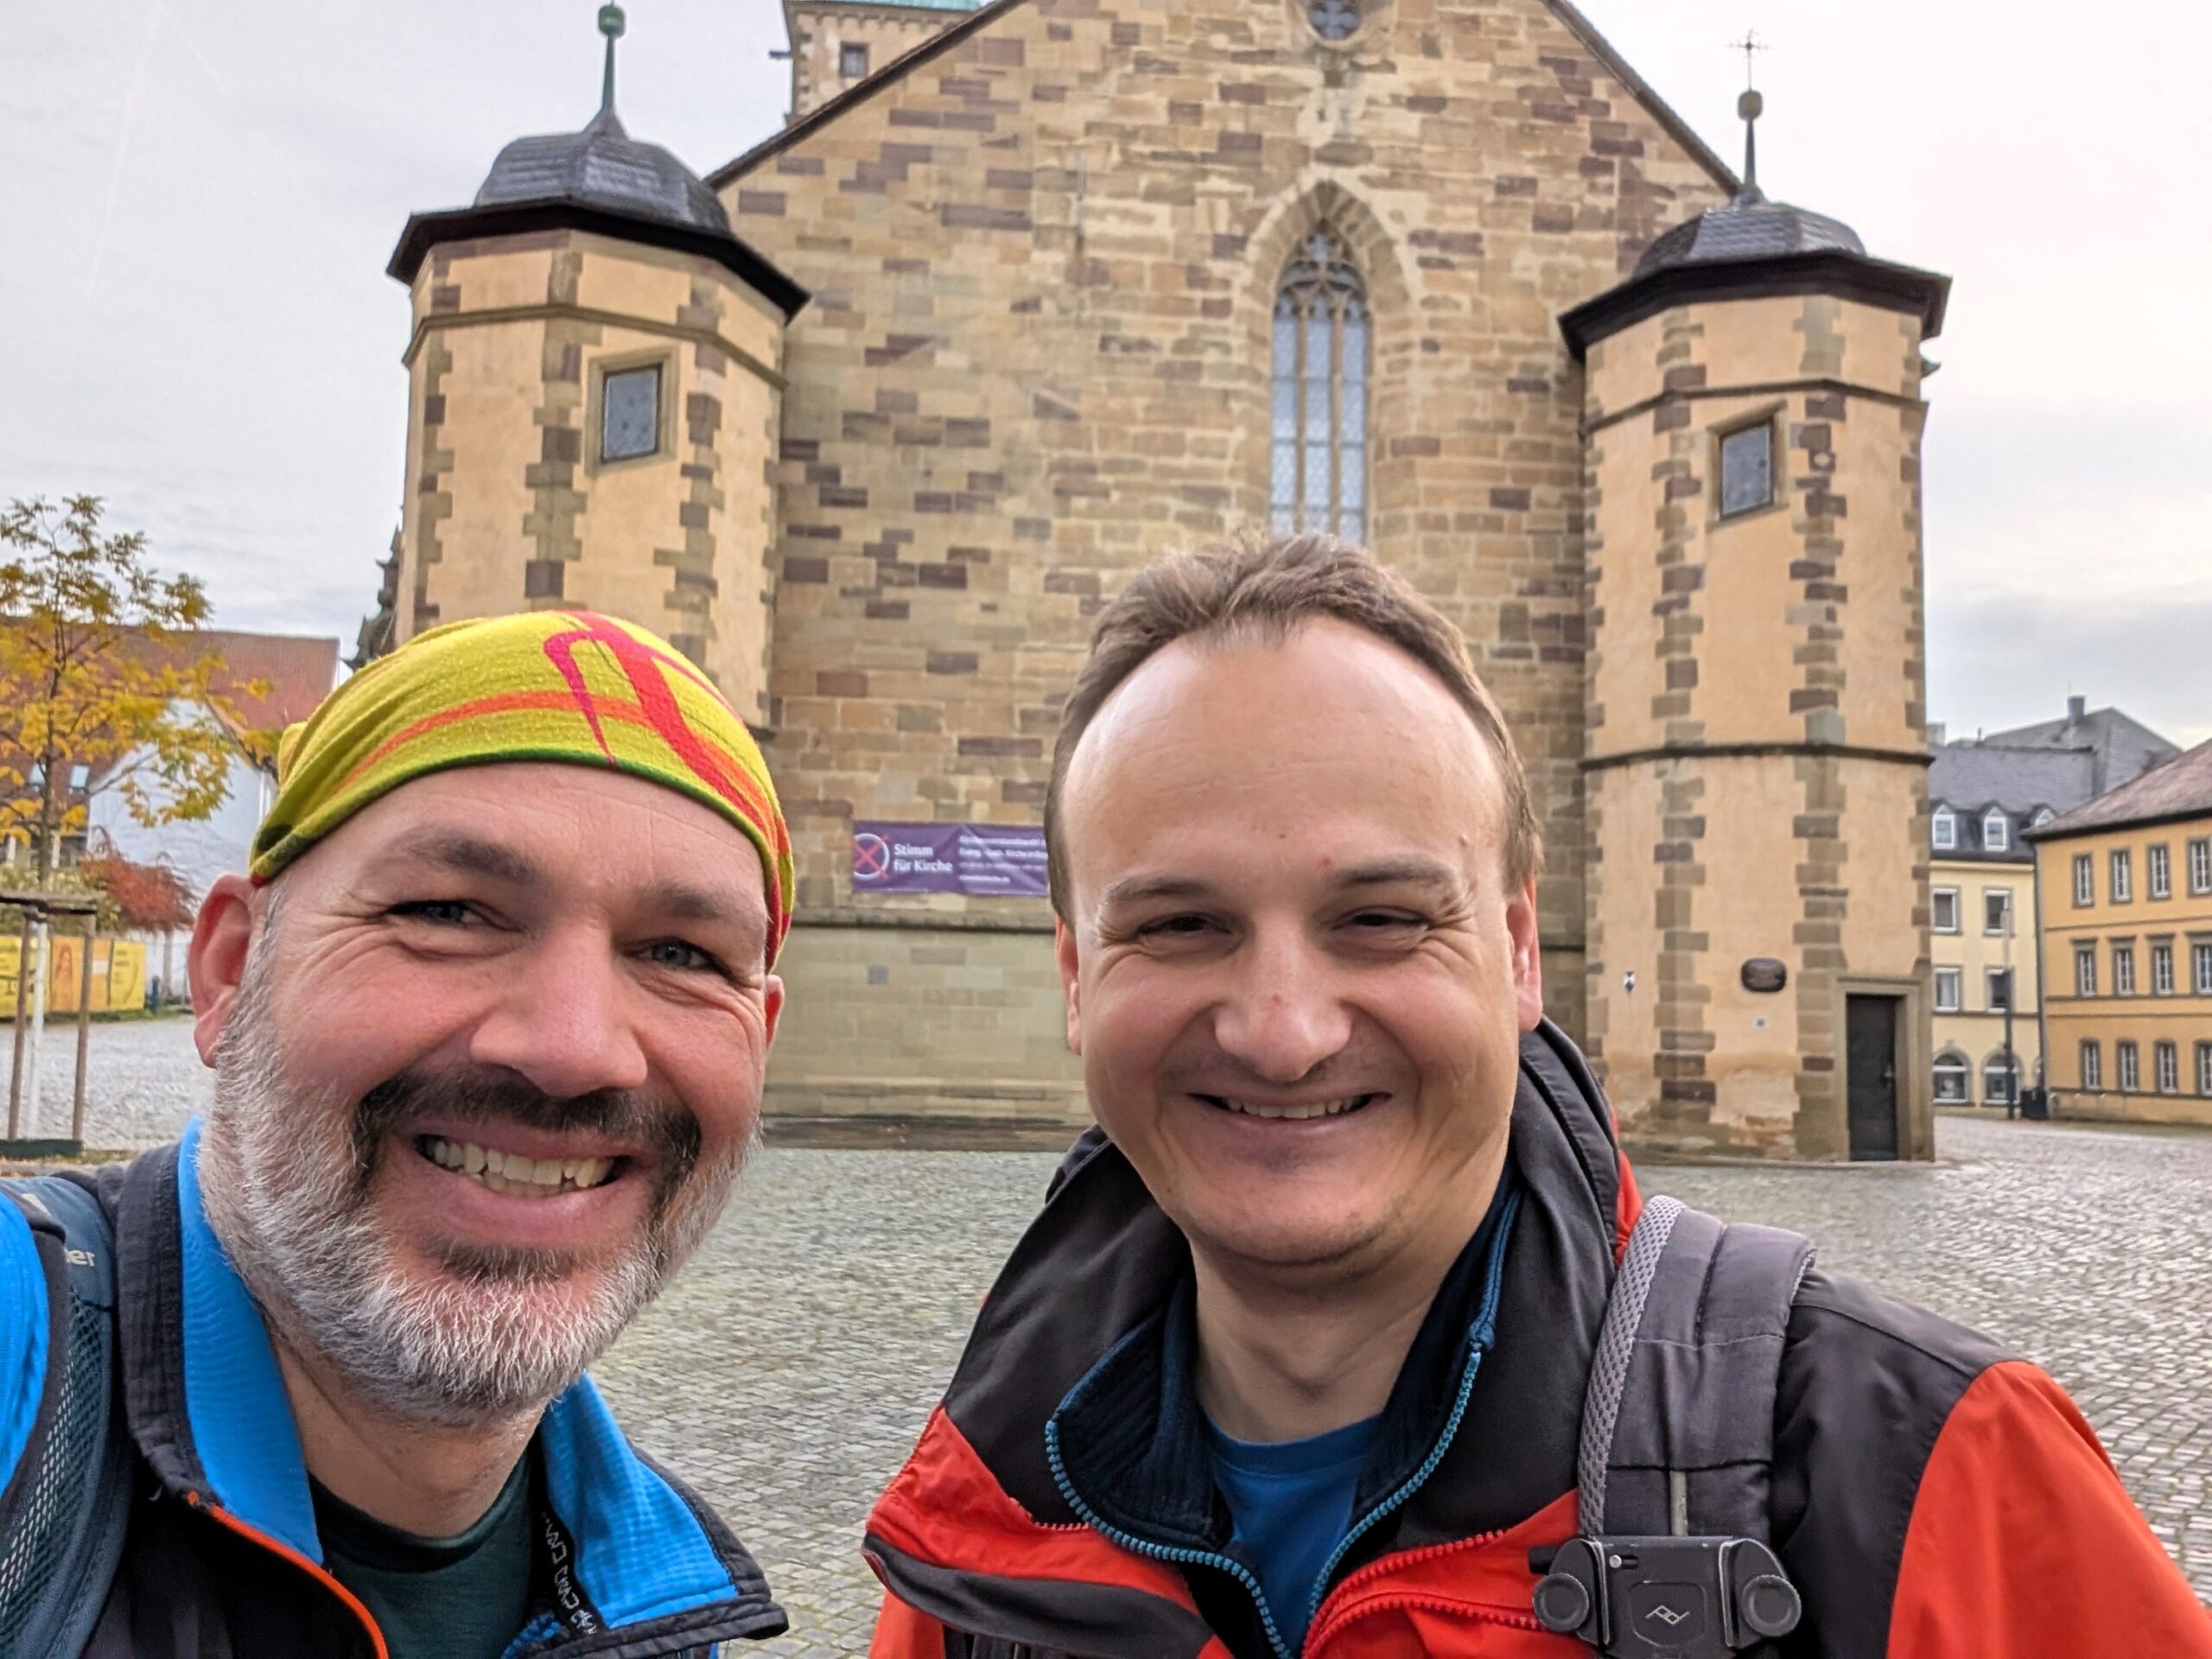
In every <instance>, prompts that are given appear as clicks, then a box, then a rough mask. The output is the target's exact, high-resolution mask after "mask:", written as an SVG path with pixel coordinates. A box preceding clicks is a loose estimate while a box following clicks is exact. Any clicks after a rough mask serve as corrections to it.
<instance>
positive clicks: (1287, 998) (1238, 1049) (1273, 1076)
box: [1214, 928, 1351, 1085]
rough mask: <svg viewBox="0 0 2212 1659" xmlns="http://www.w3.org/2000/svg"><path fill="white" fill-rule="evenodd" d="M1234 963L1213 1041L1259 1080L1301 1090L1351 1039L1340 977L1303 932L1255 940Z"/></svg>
mask: <svg viewBox="0 0 2212 1659" xmlns="http://www.w3.org/2000/svg"><path fill="white" fill-rule="evenodd" d="M1233 961H1234V967H1233V970H1232V971H1233V972H1234V975H1235V979H1234V982H1233V983H1232V984H1231V985H1230V988H1229V990H1228V994H1227V995H1225V996H1224V998H1223V999H1222V1001H1221V1002H1220V1004H1219V1006H1218V1007H1217V1008H1216V1009H1215V1012H1214V1040H1215V1042H1217V1044H1219V1045H1220V1047H1221V1050H1222V1052H1224V1054H1227V1055H1229V1056H1230V1057H1231V1058H1234V1059H1236V1060H1237V1061H1238V1062H1240V1063H1241V1064H1242V1065H1243V1066H1244V1067H1245V1068H1246V1069H1247V1070H1249V1071H1251V1072H1252V1073H1253V1074H1254V1075H1255V1077H1261V1078H1262V1079H1264V1080H1265V1081H1267V1082H1268V1083H1274V1084H1286V1085H1287V1084H1294V1083H1296V1082H1298V1081H1300V1079H1301V1078H1303V1077H1306V1076H1308V1075H1309V1074H1311V1073H1312V1072H1313V1070H1314V1069H1315V1068H1316V1067H1318V1066H1319V1065H1321V1064H1322V1063H1323V1062H1324V1061H1325V1060H1327V1059H1328V1058H1330V1057H1331V1056H1332V1055H1334V1054H1336V1053H1338V1052H1340V1051H1342V1049H1343V1048H1344V1045H1345V1044H1347V1043H1348V1042H1350V1041H1351V1012H1350V1010H1349V1009H1347V1008H1346V1007H1345V1006H1344V1000H1343V998H1342V997H1341V996H1340V995H1338V987H1337V984H1336V982H1335V975H1334V973H1333V972H1332V970H1331V966H1330V964H1329V963H1328V962H1327V960H1326V959H1325V957H1323V956H1322V954H1321V953H1320V952H1319V950H1317V949H1316V948H1315V947H1314V945H1313V943H1312V942H1311V941H1310V940H1308V939H1307V938H1306V937H1305V934H1304V932H1303V931H1302V930H1299V931H1293V930H1291V929H1287V928H1286V929H1283V930H1281V931H1274V932H1269V933H1262V934H1257V935H1255V937H1254V938H1253V939H1252V940H1251V941H1250V942H1249V944H1246V945H1245V946H1244V947H1243V949H1242V950H1238V951H1237V952H1236V956H1235V957H1234V959H1233Z"/></svg>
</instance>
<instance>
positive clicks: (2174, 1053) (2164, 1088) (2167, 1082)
mask: <svg viewBox="0 0 2212 1659" xmlns="http://www.w3.org/2000/svg"><path fill="white" fill-rule="evenodd" d="M2151 1077H2152V1082H2153V1083H2155V1084H2157V1085H2158V1092H2159V1093H2160V1094H2162V1095H2177V1094H2179V1093H2181V1050H2180V1048H2179V1047H2178V1046H2176V1045H2175V1044H2172V1043H2160V1044H2159V1045H2158V1046H2157V1047H2155V1048H2153V1049H2152V1051H2151Z"/></svg>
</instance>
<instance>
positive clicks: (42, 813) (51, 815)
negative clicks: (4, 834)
mask: <svg viewBox="0 0 2212 1659" xmlns="http://www.w3.org/2000/svg"><path fill="white" fill-rule="evenodd" d="M58 759H59V757H58V756H56V755H55V754H54V752H53V751H52V750H51V749H49V750H48V751H47V754H46V766H45V776H44V777H43V778H42V779H41V785H42V786H41V789H40V791H39V801H38V863H37V866H36V868H35V874H36V876H37V878H38V879H37V881H36V884H35V885H36V889H37V891H39V892H41V893H44V892H45V891H46V882H47V878H48V876H50V875H52V874H54V833H55V828H56V815H55V812H54V808H55V807H56V805H57V804H58V803H57V802H56V801H55V800H54V795H55V794H56V792H57V790H56V786H55V785H54V771H55V766H56V762H57V760H58Z"/></svg>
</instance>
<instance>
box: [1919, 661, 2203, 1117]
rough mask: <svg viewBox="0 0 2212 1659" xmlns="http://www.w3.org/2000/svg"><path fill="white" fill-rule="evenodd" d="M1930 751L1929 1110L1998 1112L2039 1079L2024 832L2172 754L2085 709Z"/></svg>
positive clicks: (2127, 724)
mask: <svg viewBox="0 0 2212 1659" xmlns="http://www.w3.org/2000/svg"><path fill="white" fill-rule="evenodd" d="M1933 749H1934V754H1935V764H1934V766H1931V767H1930V768H1929V776H1928V804H1929V892H1928V903H1929V956H1930V958H1931V963H1932V972H1933V976H1934V982H1933V985H1932V990H1933V999H1932V1000H1933V1007H1934V1011H1935V1031H1934V1039H1933V1049H1934V1056H1935V1059H1934V1083H1935V1099H1936V1104H1937V1105H1938V1106H1944V1105H1967V1104H1973V1103H1980V1104H1982V1105H1986V1106H1999V1107H2001V1106H2005V1105H2007V1104H2010V1103H2014V1102H2017V1100H2018V1095H2019V1090H2020V1089H2021V1088H2023V1087H2024V1086H2027V1085H2030V1084H2037V1083H2039V1082H2041V1081H2043V1077H2044V1071H2043V1046H2042V1038H2041V1027H2040V1023H2039V1020H2040V1014H2041V1008H2042V976H2041V975H2040V974H2039V972H2038V971H2037V944H2036V938H2037V917H2038V914H2039V908H2038V905H2037V887H2036V880H2035V851H2034V848H2033V846H2032V845H2031V843H2030V842H2028V840H2027V839H2026V835H2025V832H2026V831H2027V830H2028V829H2031V828H2034V827H2037V826H2039V825H2042V824H2045V823H2050V821H2051V820H2052V819H2053V818H2055V817H2057V816H2058V814H2060V813H2062V812H2067V811H2071V810H2073V809H2074V808H2075V807H2077V806H2080V805H2081V804H2082V803H2083V802H2085V801H2087V800H2088V799H2089V798H2091V797H2093V796H2094V795H2097V794H2100V793H2101V792H2102V791H2103V790H2104V789H2105V788H2108V787H2111V786H2112V785H2116V784H2119V783H2124V782H2126V781H2127V779H2131V778H2133V777H2135V776H2137V775H2138V774H2139V773H2140V772H2143V771H2145V769H2146V768H2147V767H2149V766H2154V765H2156V764H2158V762H2159V761H2162V760H2168V759H2171V757H2172V756H2173V755H2175V754H2177V753H2180V751H2179V750H2178V749H2177V748H2176V747H2175V746H2174V745H2173V744H2171V743H2170V742H2168V741H2166V740H2165V739H2164V738H2163V737H2160V736H2159V735H2158V734H2157V733H2155V732H2152V731H2151V730H2150V729H2149V728H2145V727H2143V726H2141V725H2139V724H2138V723H2137V722H2135V721H2132V720H2130V719H2128V717H2127V716H2126V715H2122V714H2120V712H2119V711H2118V710H2117V709H2100V710H2098V711H2097V712H2096V713H2094V714H2091V713H2089V712H2088V710H2087V709H2086V707H2085V705H2084V701H2083V699H2082V698H2079V697H2075V698H2073V699H2070V700H2069V706H2068V710H2067V716H2066V718H2065V719H2064V720H2061V721H2045V722H2043V723H2040V724H2037V725H2033V726H2024V727H2020V728H2015V729H2013V730H2011V731H2004V732H1995V733H1991V734H1987V735H1986V736H1983V737H1980V738H1977V739H1975V740H1974V741H1970V742H1958V743H1942V742H1938V743H1936V744H1935V745H1934V746H1933ZM2008 1008H2009V1012H2010V1014H2011V1019H2010V1020H2007V1018H2006V1014H2007V1012H2008ZM2008 1057H2009V1058H2008Z"/></svg>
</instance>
